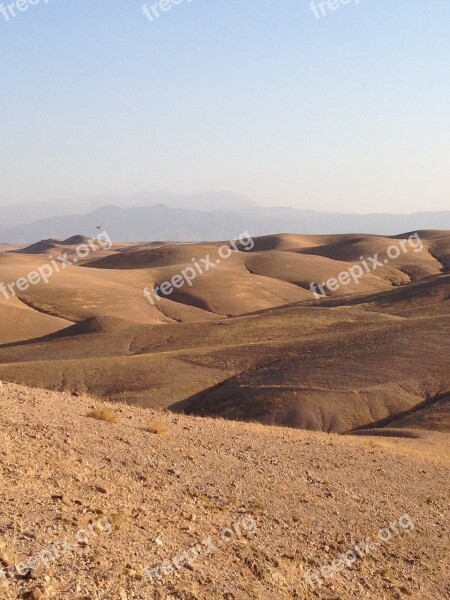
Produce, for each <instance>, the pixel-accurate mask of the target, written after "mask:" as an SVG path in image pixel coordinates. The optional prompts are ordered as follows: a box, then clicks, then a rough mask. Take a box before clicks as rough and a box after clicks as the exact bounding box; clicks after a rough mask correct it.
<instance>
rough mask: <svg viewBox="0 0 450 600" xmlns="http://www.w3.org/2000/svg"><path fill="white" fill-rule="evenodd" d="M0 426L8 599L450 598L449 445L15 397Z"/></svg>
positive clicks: (21, 392)
mask: <svg viewBox="0 0 450 600" xmlns="http://www.w3.org/2000/svg"><path fill="white" fill-rule="evenodd" d="M0 409H1V410H0V452H1V461H0V469H1V471H0V473H1V479H0V481H1V486H0V501H1V507H2V510H1V513H0V532H1V536H0V563H1V565H0V566H1V567H2V569H3V570H2V571H0V574H1V573H3V575H4V577H3V578H0V589H1V594H2V595H1V598H2V599H4V600H15V599H18V598H25V597H28V598H42V599H43V600H45V599H47V598H48V599H55V600H88V599H89V600H149V599H159V600H175V599H181V600H252V599H254V600H274V599H276V600H293V599H296V600H308V599H313V598H317V599H319V598H328V599H334V600H340V599H341V600H353V599H355V598H358V599H361V600H366V599H367V600H398V599H402V598H405V599H406V598H413V599H414V600H444V599H446V598H448V597H449V596H450V584H449V579H448V569H449V553H448V530H447V528H448V510H449V496H448V487H447V484H448V481H449V475H450V454H449V437H448V434H443V433H438V432H431V431H419V430H415V431H411V430H408V429H405V430H403V434H404V435H403V437H399V436H398V433H395V435H394V437H373V436H371V435H368V434H369V432H366V435H364V436H362V437H361V436H358V437H355V436H338V435H335V434H324V433H321V432H307V431H300V430H295V429H283V428H279V427H265V426H262V425H259V424H245V423H237V422H229V421H225V420H220V419H216V420H211V419H208V418H204V419H200V418H196V417H188V416H182V415H174V414H173V413H170V412H161V411H154V410H152V409H143V408H140V407H130V406H128V405H124V404H121V403H114V404H107V403H105V402H104V401H101V400H98V399H92V398H88V397H74V396H72V395H70V394H59V393H54V392H49V391H43V390H37V389H29V388H25V387H22V386H17V385H12V384H3V386H2V387H0ZM93 410H95V413H94V414H103V415H104V416H105V418H108V420H107V421H101V420H96V419H93V418H90V417H88V416H87V415H88V414H89V413H91V412H92V411H93ZM111 415H112V416H114V417H115V418H114V419H113V418H112V416H111ZM116 420H118V421H119V422H118V423H117V424H113V423H112V422H110V421H116ZM154 432H156V433H154ZM387 433H389V432H387ZM227 528H228V529H227ZM382 540H384V541H382ZM196 544H200V547H199V548H200V550H201V552H198V554H197V557H196V555H195V553H194V551H193V550H190V552H189V554H188V556H187V558H190V561H188V562H184V564H183V561H182V560H180V555H181V554H182V553H183V552H184V551H188V550H189V549H190V548H192V547H195V546H196ZM355 545H357V546H358V554H359V558H358V555H357V554H356V552H354V549H355ZM351 552H353V553H354V554H353V555H352V554H351ZM347 553H348V554H347ZM343 555H346V559H347V564H348V567H347V566H346V565H345V563H344V562H343V560H342V559H340V560H339V557H342V556H343ZM174 557H175V558H178V562H177V565H178V566H179V569H177V568H175V567H174V566H172V567H171V570H169V567H168V565H169V563H168V562H167V561H171V560H172V559H173V558H174ZM336 560H337V563H335V564H337V565H339V570H334V571H333V570H330V565H332V564H333V561H336ZM185 561H186V557H185ZM162 564H165V565H166V572H165V574H163V575H162V576H161V579H160V581H159V582H158V580H156V579H155V578H154V581H155V583H150V582H149V580H148V579H147V577H146V569H150V570H152V569H154V568H156V567H158V566H160V565H162ZM30 567H32V570H31V571H30V570H29V569H30ZM150 574H151V572H150ZM315 574H317V576H318V577H319V580H318V579H317V578H316V577H315ZM305 576H309V577H311V580H310V581H311V582H312V585H314V586H315V589H313V587H312V586H311V584H310V583H308V580H307V579H306V578H305ZM324 577H326V579H324ZM320 582H323V583H322V585H321V586H320V587H319V583H320ZM31 594H33V595H31Z"/></svg>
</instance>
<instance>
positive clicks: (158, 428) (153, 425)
mask: <svg viewBox="0 0 450 600" xmlns="http://www.w3.org/2000/svg"><path fill="white" fill-rule="evenodd" d="M145 431H147V432H148V433H154V434H156V435H162V434H164V433H168V432H169V431H170V429H169V426H168V425H167V423H164V421H149V422H148V423H147V425H146V426H145Z"/></svg>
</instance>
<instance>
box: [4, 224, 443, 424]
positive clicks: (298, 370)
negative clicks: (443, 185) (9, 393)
mask: <svg viewBox="0 0 450 600" xmlns="http://www.w3.org/2000/svg"><path fill="white" fill-rule="evenodd" d="M80 248H84V250H83V252H80ZM86 249H87V251H86ZM55 265H57V267H58V269H57V270H56V267H55ZM449 265H450V232H445V231H419V232H409V233H405V234H404V235H403V236H394V237H380V236H372V235H360V234H358V235H356V234H355V235H322V236H317V235H316V236H308V235H294V234H280V235H273V236H265V237H260V238H255V239H252V238H251V237H250V235H248V234H242V235H241V236H240V237H239V239H237V240H234V241H229V242H225V241H222V242H216V243H207V244H197V243H196V244H174V243H168V242H160V243H159V242H158V243H156V242H154V243H135V244H132V243H124V244H121V243H117V242H116V243H113V242H112V241H111V240H110V238H109V236H108V235H107V234H106V232H103V233H102V234H100V235H99V238H98V239H95V240H92V239H91V240H89V239H88V238H85V237H83V236H81V235H75V236H71V237H70V238H68V239H65V240H56V239H51V240H43V241H42V242H39V243H37V244H33V245H32V246H29V247H6V248H4V250H3V251H2V252H0V282H3V288H2V290H1V291H0V317H1V319H0V378H1V379H2V380H3V381H10V382H16V383H22V384H25V385H29V386H37V387H41V388H47V389H50V390H56V391H68V392H77V393H79V394H85V393H86V394H91V395H95V396H99V397H104V398H107V399H110V400H116V401H117V400H120V401H122V402H128V403H130V404H138V405H141V406H144V407H148V408H165V409H170V410H173V411H175V412H184V413H190V414H195V415H201V416H215V417H222V418H227V419H231V420H241V421H248V422H254V421H256V422H261V423H266V424H272V425H283V426H289V427H296V428H304V429H310V430H320V431H327V432H336V433H347V432H352V431H359V430H361V429H364V428H374V427H375V428H379V429H382V428H385V427H392V426H393V424H394V423H395V422H397V421H398V423H399V424H400V423H404V422H407V423H411V422H413V423H417V424H418V426H419V424H420V427H431V428H432V429H438V430H439V431H450V423H449V416H448V398H449V395H450V368H449V367H450V360H449V354H450V335H449V334H450V271H449V268H450V266H449ZM31 273H35V274H36V273H37V274H38V275H39V273H41V274H45V277H40V278H39V277H37V278H36V277H35V276H33V278H34V281H31V282H30V281H29V279H28V278H31ZM8 286H9V287H8ZM11 286H12V287H11ZM13 292H14V293H13ZM424 411H425V412H424ZM424 414H426V415H427V417H426V418H424ZM399 426H400V425H399Z"/></svg>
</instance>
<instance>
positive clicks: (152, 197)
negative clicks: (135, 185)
mask: <svg viewBox="0 0 450 600" xmlns="http://www.w3.org/2000/svg"><path fill="white" fill-rule="evenodd" d="M1 212H2V219H1V222H0V243H33V242H37V241H39V240H41V239H45V238H58V239H65V238H68V237H70V236H72V235H74V234H75V233H81V234H85V235H94V234H95V233H96V231H97V229H96V228H97V227H98V226H101V227H102V228H103V229H105V230H106V231H107V232H108V234H109V236H110V237H111V239H113V240H115V241H119V240H120V241H158V240H171V241H185V242H195V241H208V240H218V239H228V238H233V237H237V236H238V235H239V234H240V233H242V232H243V231H248V232H249V233H250V234H251V235H254V236H256V235H267V234H271V233H281V232H289V233H304V234H331V233H373V234H379V235H395V234H398V233H401V232H405V231H415V230H423V229H441V230H442V229H447V230H450V211H445V212H422V213H413V214H408V215H405V214H387V213H386V214H383V213H374V214H366V215H359V214H339V213H325V212H317V211H312V210H299V209H295V208H282V207H281V208H280V207H273V208H267V207H263V206H260V205H258V204H257V203H256V202H254V201H253V200H251V199H250V198H247V197H246V196H243V195H241V194H236V193H234V192H228V191H225V192H202V193H198V194H190V195H177V194H172V193H170V192H156V193H147V192H143V193H140V194H136V195H135V196H132V197H119V196H98V197H95V198H90V199H84V200H74V201H71V202H68V201H64V202H45V203H33V204H24V205H16V206H9V207H6V208H2V209H1Z"/></svg>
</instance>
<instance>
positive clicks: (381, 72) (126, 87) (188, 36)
mask: <svg viewBox="0 0 450 600" xmlns="http://www.w3.org/2000/svg"><path fill="white" fill-rule="evenodd" d="M10 1H11V0H8V1H7V2H6V4H8V3H10ZM19 1H22V2H23V0H19ZM34 1H36V0H34ZM169 1H170V0H163V3H164V2H169ZM177 1H180V0H177ZM0 2H1V0H0ZM333 2H338V0H331V3H333ZM4 4H5V3H4ZM147 4H148V5H149V6H151V5H152V4H153V1H152V0H150V2H148V3H147ZM337 6H338V8H337V10H335V11H331V10H329V9H328V8H327V14H326V16H322V17H321V18H320V19H317V18H316V17H315V16H314V14H313V12H312V11H311V10H310V2H309V0H276V1H275V0H192V1H189V0H181V1H180V3H179V4H178V5H173V6H172V7H171V10H170V11H168V12H163V11H160V17H159V18H158V19H154V22H150V20H149V18H148V17H146V16H145V15H144V14H143V10H142V0H95V1H93V0H48V3H46V0H40V1H39V0H38V3H37V4H36V5H34V6H29V7H28V10H27V11H26V12H18V11H16V13H17V14H16V16H15V17H12V16H11V15H10V13H9V12H6V16H7V17H8V18H9V21H7V20H6V17H5V16H4V15H2V14H1V13H0V54H1V65H0V90H1V112H0V121H1V123H0V132H1V134H0V135H1V144H0V204H3V205H5V204H11V203H15V202H19V201H28V200H50V199H57V198H61V199H64V198H69V197H74V196H92V195H96V194H102V193H118V194H132V193H134V192H138V191H140V190H150V191H153V190H158V189H167V190H172V191H176V192H193V191H198V190H205V189H233V190H235V191H239V192H241V193H244V194H247V195H249V196H251V197H253V198H254V199H255V200H257V201H259V202H261V203H262V204H268V205H292V206H297V207H299V208H316V209H319V210H333V211H336V210H337V211H352V212H375V211H388V212H395V211H402V212H403V211H408V212H413V211H418V210H443V209H449V207H450V203H449V198H450V34H449V24H450V3H449V2H448V0H432V1H431V2H430V0H413V1H411V0H360V1H359V4H358V2H357V0H350V2H349V3H348V4H342V5H339V4H337ZM5 10H7V9H5Z"/></svg>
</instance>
